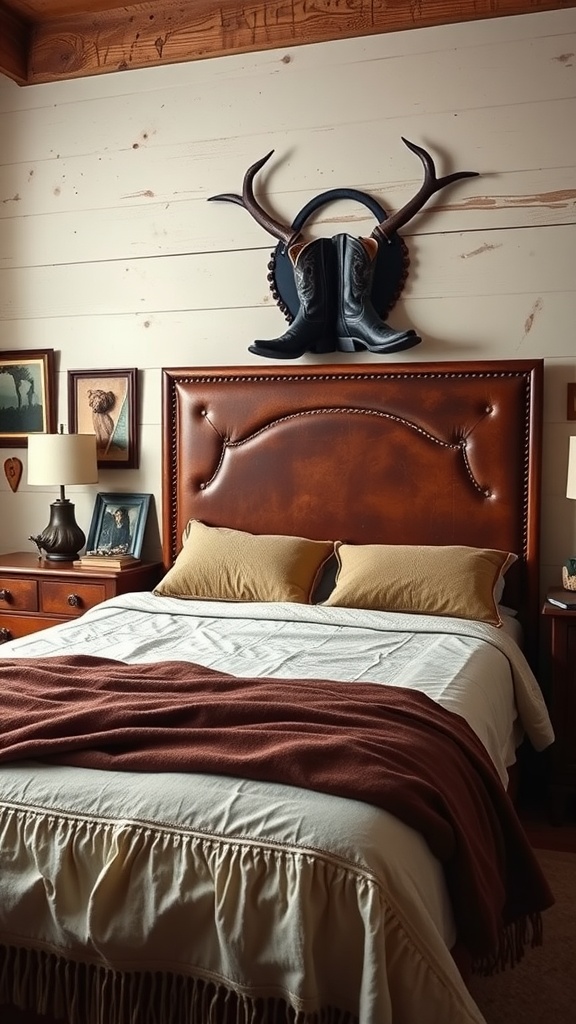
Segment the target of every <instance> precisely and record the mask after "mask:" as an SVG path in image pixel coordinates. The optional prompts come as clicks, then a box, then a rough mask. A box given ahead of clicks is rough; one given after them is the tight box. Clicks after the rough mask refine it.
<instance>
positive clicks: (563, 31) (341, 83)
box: [0, 9, 576, 585]
mask: <svg viewBox="0 0 576 1024" xmlns="http://www.w3.org/2000/svg"><path fill="white" fill-rule="evenodd" d="M575 124H576V10H575V9H570V10H566V11H563V12H562V11H558V12H553V13H543V14H533V15H526V16H522V17H517V18H504V19H497V20H494V21H482V22H477V23H470V24H466V25H453V26H448V27H442V28H438V29H436V28H434V29H418V30H414V31H412V32H404V33H397V34H391V35H383V36H371V37H367V38H365V39H354V40H342V41H339V42H331V43H323V44H320V45H313V46H303V47H296V48H294V49H293V50H289V51H286V50H276V51H267V52H265V53H260V54H247V55H243V56H233V57H225V58H218V59H212V60H208V61H200V62H195V63H191V64H185V65H179V66H174V67H164V68H154V69H150V70H147V71H133V72H132V71H131V72H127V73H124V74H120V73H119V74H114V75H104V76H101V77H96V78H89V79H82V80H78V81H70V82H61V83H56V84H54V85H41V86H34V87H29V88H24V89H19V88H18V87H17V86H15V85H14V84H13V83H12V82H10V81H8V80H7V79H1V78H0V138H1V140H2V145H1V146H0V349H4V350H7V349H29V348H53V349H54V350H55V351H56V353H57V367H58V387H57V390H58V420H59V422H63V423H65V424H66V423H67V372H68V370H71V369H81V368H113V367H129V366H137V367H139V368H140V369H141V371H142V372H141V374H140V382H141V410H140V421H141V422H140V440H141V451H142V454H141V461H140V468H139V469H138V470H130V471H123V472H119V471H110V470H107V471H105V472H102V473H101V478H100V482H99V484H98V485H95V486H94V487H93V488H82V489H80V488H79V489H75V488H69V497H71V498H72V500H74V501H75V503H76V509H77V518H78V520H79V522H80V523H81V525H83V526H84V528H86V529H87V526H88V524H89V521H90V515H91V510H92V506H93V503H94V496H95V493H96V492H97V491H98V490H100V491H129V492H135V491H137V492H140V491H150V492H152V493H153V494H155V496H156V510H157V518H156V519H154V518H153V519H152V522H151V529H150V530H149V532H148V536H147V542H146V548H147V550H146V553H147V554H148V555H156V554H158V553H159V551H160V532H159V530H160V525H161V524H160V522H159V520H160V511H161V509H160V492H161V465H160V421H161V368H162V367H163V366H187V365H190V366H192V365H208V366H211V365H231V364H235V365H236V364H250V363H254V364H260V363H261V362H262V360H261V359H259V358H258V357H256V356H252V355H251V354H250V353H248V352H247V346H248V344H249V343H250V342H251V341H252V340H253V339H254V338H259V337H260V338H269V337H274V336H276V335H278V334H280V333H282V331H283V330H284V328H285V326H286V325H285V321H284V319H283V317H282V315H281V313H280V312H279V310H278V308H277V307H276V305H275V303H274V301H273V299H272V297H271V295H270V293H269V291H268V284H267V280H266V274H267V262H268V259H269V254H270V251H271V249H272V247H273V244H274V241H273V240H272V239H271V238H270V237H269V236H268V235H267V234H266V233H265V232H264V230H263V229H262V228H261V227H259V226H258V225H257V224H255V223H254V221H252V219H251V218H250V216H249V215H248V214H247V213H246V211H244V210H242V209H240V208H239V207H234V206H227V205H225V204H216V203H207V202H206V200H207V198H208V196H210V195H213V194H214V193H217V192H230V191H231V192H234V191H239V190H240V188H241V183H242V178H243V175H244V171H245V170H246V168H247V167H248V166H249V165H250V164H251V163H253V162H254V161H255V160H257V159H258V158H259V157H260V156H262V155H264V154H265V153H266V152H268V151H269V150H270V149H274V150H275V153H274V156H273V158H272V160H271V161H270V163H269V165H268V166H267V168H266V169H265V170H264V171H263V172H262V173H261V174H260V176H259V178H258V179H257V191H258V193H259V195H260V197H261V199H262V201H263V202H264V203H265V204H269V205H270V206H271V208H272V209H273V210H274V212H275V213H276V215H277V216H278V217H279V218H280V219H286V220H291V219H292V218H293V216H294V215H295V213H296V212H297V211H298V210H299V209H300V208H301V207H302V206H303V205H304V203H305V202H307V201H308V200H309V199H310V198H311V197H312V196H314V195H315V194H317V193H318V192H321V191H323V190H325V189H328V188H335V187H339V186H344V185H348V186H352V187H356V188H359V189H363V190H365V191H367V192H370V193H371V194H373V195H374V196H376V197H377V198H378V199H379V200H380V202H381V203H382V205H383V206H384V207H385V208H387V209H389V210H393V209H397V208H398V207H399V206H400V205H402V204H403V203H404V202H405V201H406V199H407V198H408V197H410V196H411V195H412V194H413V193H414V192H415V191H416V189H417V188H418V186H419V183H420V179H421V166H420V163H419V161H418V160H417V158H416V157H415V156H414V155H413V154H411V153H410V152H409V151H408V150H407V149H406V148H405V147H404V146H403V144H402V142H401V136H405V137H407V138H409V139H412V140H414V141H415V142H418V143H419V144H421V145H423V146H425V147H426V148H428V149H429V150H430V151H431V152H432V153H433V155H434V157H435V160H436V164H437V168H438V173H439V174H444V173H448V172H450V171H452V170H462V169H470V170H477V171H479V172H480V174H481V177H479V178H475V179H469V180H467V181H464V182H462V183H459V184H458V185H455V186H453V187H452V188H450V189H449V190H446V191H445V192H443V193H441V194H440V195H439V196H438V197H436V198H435V199H434V200H433V201H432V203H431V204H430V207H429V208H426V210H425V211H424V212H423V213H421V214H420V215H419V216H418V217H417V218H416V219H415V220H414V221H412V223H411V224H410V225H409V226H408V227H407V228H406V229H404V232H403V233H404V234H405V236H406V238H407V242H408V245H409V249H410V256H411V272H410V275H409V279H408V284H407V287H406V288H405V291H404V294H403V296H402V300H401V301H400V302H399V303H398V305H397V306H396V307H395V309H394V311H393V313H392V315H391V317H390V321H391V322H392V323H393V324H394V325H395V326H413V327H415V328H416V329H417V330H418V332H419V333H420V334H421V336H422V337H423V343H422V344H421V345H420V346H419V347H418V348H416V349H413V350H411V351H410V352H408V353H399V354H398V355H397V356H392V357H389V360H390V362H392V361H393V360H395V361H405V360H408V361H429V360H446V359H481V358H488V359H493V358H501V357H502V358H528V357H534V356H538V357H544V358H545V361H546V363H545V366H546V390H545V420H546V425H545V436H544V454H545V461H544V481H543V510H544V517H543V518H544V523H543V566H542V568H543V573H542V577H543V585H546V584H547V583H548V582H551V581H556V580H557V579H558V578H559V572H560V566H561V564H562V562H563V561H564V559H565V557H566V556H567V555H568V554H574V553H575V552H576V508H574V503H573V502H570V501H569V500H568V499H566V498H565V497H564V493H563V488H564V482H565V470H566V458H567V448H568V441H567V439H568V436H569V434H570V433H576V422H573V423H572V424H570V423H569V422H568V421H567V420H566V384H567V382H568V381H574V380H576V280H575V270H574V268H575V267H576V223H575V221H576V133H575V131H574V125H575ZM372 226H373V221H372V219H371V217H370V215H369V214H367V212H366V211H365V210H364V208H363V207H361V206H359V205H348V204H343V203H338V204H332V205H331V206H329V207H326V208H325V209H324V210H323V211H322V215H321V217H319V219H318V220H317V222H316V224H315V225H314V228H313V231H314V233H316V234H320V233H322V234H333V233H335V232H336V231H338V230H346V231H349V232H352V233H354V234H362V233H366V232H369V231H370V230H371V229H372ZM333 358H334V357H333V356H327V357H315V356H306V357H304V361H305V360H309V361H313V362H319V361H322V360H324V359H325V360H326V361H333ZM341 358H342V360H343V361H345V360H346V361H348V360H350V359H354V360H358V361H369V360H371V359H374V358H376V357H373V356H370V355H360V354H359V355H355V356H342V357H341ZM11 455H16V456H19V457H20V458H22V460H23V461H24V463H25V461H26V451H25V450H24V449H3V458H2V461H4V459H5V458H7V457H9V456H11ZM0 457H2V455H1V453H0ZM54 497H57V488H54V489H53V491H52V492H50V491H44V492H43V491H41V490H40V489H38V488H29V487H28V486H27V484H26V480H25V475H24V479H23V481H22V483H21V485H20V489H19V490H18V492H17V493H16V494H13V493H12V492H11V490H10V489H9V487H8V483H7V481H6V480H5V477H4V474H1V475H0V522H1V530H0V548H1V549H2V550H4V551H10V550H30V549H31V548H32V545H31V544H30V542H29V541H28V539H27V538H28V535H29V534H30V533H36V532H38V531H39V530H41V529H42V528H43V527H44V526H45V525H46V523H47V519H48V505H49V502H50V501H52V500H54Z"/></svg>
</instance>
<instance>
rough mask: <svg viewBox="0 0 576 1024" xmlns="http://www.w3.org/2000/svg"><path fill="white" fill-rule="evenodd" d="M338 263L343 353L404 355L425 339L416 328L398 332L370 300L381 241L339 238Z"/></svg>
mask: <svg viewBox="0 0 576 1024" xmlns="http://www.w3.org/2000/svg"><path fill="white" fill-rule="evenodd" d="M332 241H333V242H334V245H335V246H336V254H337V260H338V311H337V316H336V334H337V337H338V348H339V349H340V351H342V352H354V351H359V350H361V349H363V348H365V349H368V351H369V352H378V353H386V352H400V351H402V349H406V348H413V347H414V345H418V344H419V343H420V341H421V340H422V339H421V338H420V337H419V336H418V335H417V334H416V332H415V331H413V330H412V329H410V330H408V331H395V330H394V329H393V328H392V327H389V326H388V324H387V323H385V322H384V320H382V318H381V317H379V316H378V313H377V312H376V310H375V309H374V305H373V303H372V299H371V297H370V293H371V289H372V279H373V277H374V267H375V261H376V256H377V253H378V242H377V241H376V239H374V238H363V239H362V238H353V237H352V235H335V236H334V238H333V239H332Z"/></svg>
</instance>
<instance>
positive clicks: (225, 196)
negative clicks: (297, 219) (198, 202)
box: [208, 149, 300, 246]
mask: <svg viewBox="0 0 576 1024" xmlns="http://www.w3.org/2000/svg"><path fill="white" fill-rule="evenodd" d="M273 152H274V150H273V149H271V150H270V152H269V153H267V154H266V156H263V157H262V159H261V160H257V161H256V163H255V164H252V166H251V167H249V168H248V170H247V171H246V174H245V175H244V182H243V185H242V195H241V196H239V195H237V194H236V193H233V192H227V193H222V194H221V195H218V196H209V197H208V202H209V203H210V202H213V201H214V200H216V199H220V200H222V202H225V203H236V204H237V206H243V207H244V208H245V209H246V210H248V213H250V214H251V215H252V216H253V217H254V220H255V221H256V222H257V223H258V224H261V225H262V227H263V228H266V231H269V232H270V234H271V235H274V237H275V238H279V239H280V241H282V242H285V243H286V246H289V245H291V244H292V243H293V242H294V241H295V240H296V238H298V236H299V234H300V232H299V231H294V230H293V229H292V228H291V227H290V225H289V224H281V223H280V221H277V220H275V219H274V217H272V216H271V215H270V214H269V213H267V212H266V210H264V209H263V208H262V207H261V206H260V204H259V203H258V201H257V200H256V199H255V197H254V191H253V188H252V182H253V181H254V178H255V176H256V174H257V173H258V171H259V170H260V169H261V168H262V167H263V166H264V164H265V163H266V162H267V161H268V160H269V159H270V157H271V156H272V153H273Z"/></svg>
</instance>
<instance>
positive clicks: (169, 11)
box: [0, 0, 576, 84]
mask: <svg viewBox="0 0 576 1024" xmlns="http://www.w3.org/2000/svg"><path fill="white" fill-rule="evenodd" d="M7 2H8V0H0V31H1V33H2V39H3V43H2V44H1V45H0V71H4V73H5V74H7V75H9V76H10V77H11V78H14V79H15V80H16V81H20V82H23V81H26V83H27V84H34V83H40V82H51V81H57V80H60V79H67V78H80V77H84V76H88V75H96V74H103V73H109V72H113V71H126V70H129V69H132V68H143V67H152V66H156V65H161V64H176V63H180V62H184V61H191V60H199V59H202V58H207V57H220V56H224V55H226V54H232V53H249V52H252V51H258V50H269V49H273V48H284V47H286V48H292V47H294V46H298V45H301V44H304V43H320V42H326V41H328V40H332V39H342V38H350V37H353V36H366V35H374V34H377V33H384V32H398V31H404V30H407V29H413V28H422V27H426V26H434V25H446V24H452V23H455V22H463V21H477V20H480V19H485V18H495V17H502V16H510V15H519V14H527V13H535V12H538V11H552V10H559V9H562V8H566V7H574V6H576V0H556V2H554V0H422V2H421V3H420V4H416V5H415V4H377V5H375V4H374V3H373V2H372V0H317V2H316V3H314V4H301V3H300V2H299V0H275V2H272V3H270V2H269V0H256V2H254V3H252V4H250V5H247V4H239V3H234V0H230V2H229V3H222V2H219V0H182V2H180V3H177V2H175V0H158V2H154V3H151V2H148V3H141V4H133V5H129V6H120V4H118V5H117V6H116V7H115V8H113V9H108V10H102V7H108V8H109V7H110V2H109V0H85V4H84V5H83V6H84V9H85V11H86V13H81V14H64V15H63V14H62V11H65V10H66V5H65V4H64V5H62V4H59V3H58V0H53V7H52V9H53V10H54V12H56V13H57V14H58V15H59V16H52V17H50V16H49V14H48V13H47V11H46V7H45V5H44V6H43V7H42V8H41V11H42V15H41V16H40V14H39V15H38V19H37V20H36V21H35V22H34V24H33V33H32V34H31V35H30V38H29V40H28V42H29V45H28V52H27V58H28V59H27V61H26V59H25V56H24V53H23V42H24V40H25V39H28V30H27V27H26V23H25V22H24V20H23V19H18V18H16V17H15V16H14V15H13V14H10V13H9V12H10V7H9V6H7ZM33 6H34V5H33V3H31V5H30V9H33ZM3 19H4V20H3ZM12 23H14V24H15V25H16V26H17V27H18V28H19V32H18V33H16V32H15V31H14V30H13V29H12V28H10V30H9V31H6V28H5V26H6V25H9V26H11V25H12ZM4 37H6V41H5V42H4ZM26 63H27V64H28V69H29V70H28V75H26V74H25V68H26Z"/></svg>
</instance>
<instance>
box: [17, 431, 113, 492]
mask: <svg viewBox="0 0 576 1024" xmlns="http://www.w3.org/2000/svg"><path fill="white" fill-rule="evenodd" d="M97 480H98V465H97V461H96V435H95V434H29V435H28V483H29V484H33V485H35V486H42V485H44V486H46V485H48V486H49V485H52V484H58V485H61V486H63V485H65V484H95V483H96V482H97Z"/></svg>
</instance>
